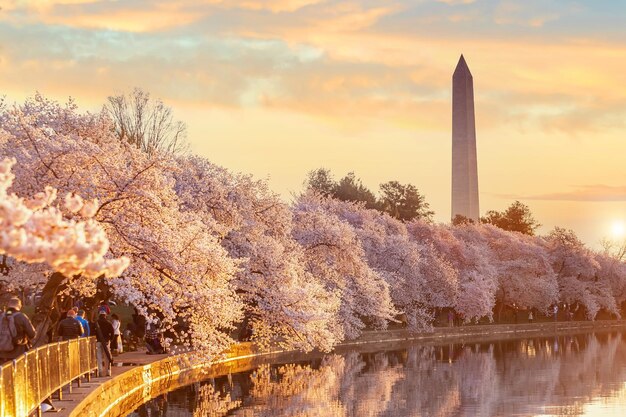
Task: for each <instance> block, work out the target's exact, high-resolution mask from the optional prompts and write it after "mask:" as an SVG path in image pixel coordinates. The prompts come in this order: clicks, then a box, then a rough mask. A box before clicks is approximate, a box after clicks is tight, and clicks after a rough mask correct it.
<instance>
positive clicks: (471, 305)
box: [408, 221, 498, 321]
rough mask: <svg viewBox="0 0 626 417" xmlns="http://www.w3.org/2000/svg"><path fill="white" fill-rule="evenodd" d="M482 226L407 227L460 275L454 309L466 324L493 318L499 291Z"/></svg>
mask: <svg viewBox="0 0 626 417" xmlns="http://www.w3.org/2000/svg"><path fill="white" fill-rule="evenodd" d="M478 227H479V226H474V225H472V224H465V225H459V226H455V227H450V226H445V225H433V224H430V223H426V222H424V221H415V222H412V223H411V224H409V225H408V228H409V233H410V234H411V236H412V237H413V239H416V240H418V241H419V242H422V243H424V244H428V245H431V246H432V248H434V250H435V251H436V252H437V253H438V254H439V256H441V257H442V258H443V259H444V260H445V261H447V262H448V263H449V264H450V265H451V266H452V268H454V270H455V271H456V273H457V276H458V291H457V296H456V299H455V300H454V304H453V306H454V309H455V311H456V312H457V313H460V314H461V317H462V318H463V320H465V321H470V320H478V319H480V318H482V317H488V318H489V319H492V317H493V308H494V306H495V294H496V291H497V289H498V280H497V271H496V268H495V266H494V264H493V262H492V259H493V254H492V253H491V248H490V247H489V245H488V242H487V240H486V238H485V237H484V236H483V234H482V233H481V232H480V229H479V228H478Z"/></svg>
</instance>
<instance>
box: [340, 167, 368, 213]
mask: <svg viewBox="0 0 626 417" xmlns="http://www.w3.org/2000/svg"><path fill="white" fill-rule="evenodd" d="M333 197H334V198H336V199H339V200H342V201H362V202H365V207H367V208H376V206H377V204H376V203H377V202H376V196H375V195H374V193H373V192H371V191H370V190H369V188H367V187H366V186H364V185H363V183H362V182H361V180H360V179H359V178H357V177H356V176H355V175H354V172H349V173H348V175H346V176H345V177H343V178H342V179H340V180H339V182H338V183H337V186H336V187H335V190H334V192H333Z"/></svg>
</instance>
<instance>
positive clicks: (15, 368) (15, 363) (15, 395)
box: [11, 359, 19, 416]
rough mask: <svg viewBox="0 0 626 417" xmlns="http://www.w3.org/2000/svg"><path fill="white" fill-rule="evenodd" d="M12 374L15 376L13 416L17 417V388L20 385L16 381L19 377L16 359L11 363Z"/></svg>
mask: <svg viewBox="0 0 626 417" xmlns="http://www.w3.org/2000/svg"><path fill="white" fill-rule="evenodd" d="M11 368H12V369H11V372H12V374H13V408H14V410H13V415H14V416H17V410H18V409H19V406H18V404H17V403H18V401H17V386H18V385H19V384H17V383H16V381H15V379H16V377H17V361H16V360H15V359H13V361H12V362H11Z"/></svg>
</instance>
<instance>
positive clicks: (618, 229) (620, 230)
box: [611, 221, 626, 238]
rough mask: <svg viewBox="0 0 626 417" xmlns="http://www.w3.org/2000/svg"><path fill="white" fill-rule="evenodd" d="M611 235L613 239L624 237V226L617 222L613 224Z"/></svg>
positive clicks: (625, 231)
mask: <svg viewBox="0 0 626 417" xmlns="http://www.w3.org/2000/svg"><path fill="white" fill-rule="evenodd" d="M611 233H612V234H613V237H617V238H620V237H624V236H626V226H625V225H624V222H623V221H617V222H615V223H613V225H612V226H611Z"/></svg>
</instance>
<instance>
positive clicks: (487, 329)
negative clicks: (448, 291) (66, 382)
mask: <svg viewBox="0 0 626 417" xmlns="http://www.w3.org/2000/svg"><path fill="white" fill-rule="evenodd" d="M620 329H626V320H619V321H616V320H603V321H595V322H590V321H581V322H556V323H532V324H511V325H507V324H496V325H483V326H477V325H469V326H459V327H445V328H441V327H440V328H435V329H434V331H433V332H432V333H411V332H409V331H407V330H405V329H398V330H385V331H368V332H365V333H364V334H363V335H362V336H361V337H360V338H358V339H356V340H353V341H349V342H345V343H342V344H340V345H339V346H337V348H336V349H335V351H336V352H338V353H341V352H342V351H345V350H352V349H355V348H356V349H359V350H372V349H373V350H377V349H380V348H382V346H381V344H384V345H385V346H386V347H388V346H389V345H390V344H393V345H398V346H397V347H401V345H405V344H411V343H415V342H416V341H417V342H420V343H424V344H442V343H478V342H490V341H496V340H507V339H520V338H527V337H546V336H553V335H560V334H575V333H584V332H593V331H611V330H620ZM320 355H323V354H322V353H319V352H316V353H309V354H305V353H302V352H298V351H282V350H275V351H265V352H263V351H260V350H258V349H257V348H256V347H255V346H254V345H252V344H251V343H240V344H236V345H233V346H232V347H231V349H230V350H229V351H228V352H226V353H225V356H226V357H225V358H224V359H221V360H219V361H216V362H214V363H212V364H210V365H209V364H206V363H202V362H194V361H193V360H192V359H191V357H190V355H189V354H188V353H183V354H179V355H175V356H170V357H167V358H165V359H161V360H157V361H155V362H153V363H150V364H147V365H143V366H138V367H135V368H133V369H131V370H129V371H127V372H124V373H123V374H121V375H118V376H116V377H114V378H112V379H110V380H107V381H104V382H103V383H102V384H100V385H99V386H98V387H97V388H95V389H94V390H93V391H91V392H90V393H89V394H87V395H86V396H85V398H84V399H83V400H82V401H80V403H78V404H77V405H76V407H74V409H73V410H71V412H70V413H69V415H70V416H72V417H79V416H89V417H105V416H106V417H110V416H115V417H117V416H120V417H121V416H125V415H127V414H128V413H129V412H131V411H133V410H135V409H136V408H137V407H139V406H140V405H141V404H143V403H145V402H147V401H149V400H150V399H152V398H155V397H157V396H158V395H161V394H162V393H164V392H167V391H170V390H173V389H176V388H178V387H182V386H185V385H189V384H191V383H193V382H196V381H198V380H202V379H207V378H212V377H217V376H220V375H226V374H229V373H237V372H244V371H248V370H251V369H254V368H256V367H257V366H259V365H261V364H263V363H267V362H271V361H273V360H276V359H280V360H281V362H283V361H287V362H293V361H298V360H306V359H310V358H314V357H318V356H320Z"/></svg>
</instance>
